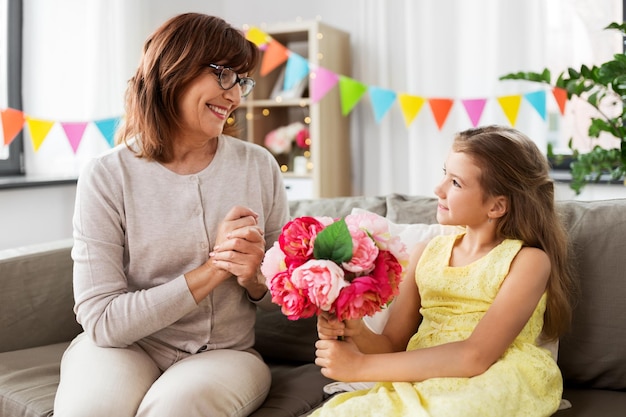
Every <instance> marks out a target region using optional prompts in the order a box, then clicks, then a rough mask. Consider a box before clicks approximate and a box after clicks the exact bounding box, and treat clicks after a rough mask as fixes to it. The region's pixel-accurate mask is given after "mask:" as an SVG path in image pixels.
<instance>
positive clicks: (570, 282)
mask: <svg viewBox="0 0 626 417" xmlns="http://www.w3.org/2000/svg"><path fill="white" fill-rule="evenodd" d="M452 149H453V150H454V151H455V152H462V153H465V154H467V155H469V156H470V157H471V158H472V159H473V160H474V161H475V162H476V164H477V165H478V166H479V167H480V169H481V178H480V182H481V187H482V189H483V190H484V192H485V194H486V197H487V196H504V197H506V198H507V199H508V202H509V204H508V210H507V212H506V214H505V215H504V216H503V217H502V218H500V219H498V224H497V233H498V235H499V236H500V237H502V238H507V239H519V240H521V241H523V244H524V245H526V246H532V247H536V248H539V249H542V250H543V251H544V252H546V254H547V255H548V256H549V258H550V263H551V273H550V278H549V280H548V285H547V292H548V300H547V306H546V312H545V316H544V329H543V333H544V335H545V336H546V337H547V338H549V339H555V338H557V337H558V336H560V335H561V334H563V333H564V332H565V331H566V330H567V328H568V327H569V325H570V322H571V317H572V301H573V294H574V293H575V284H574V279H573V271H572V266H571V263H570V262H569V260H568V258H569V252H570V249H569V244H568V239H567V232H566V230H565V226H564V225H563V223H562V221H561V219H560V218H559V215H558V213H557V210H556V206H555V200H554V182H553V180H552V179H551V178H550V175H549V164H548V161H547V158H546V157H545V155H543V154H542V153H541V151H540V150H539V148H538V147H537V145H536V144H535V143H534V142H533V141H532V140H530V139H529V138H528V137H527V136H526V135H524V134H523V133H521V132H519V131H517V130H515V129H512V128H508V127H503V126H486V127H481V128H476V129H469V130H466V131H464V132H460V133H458V134H457V135H456V137H455V139H454V143H453V145H452Z"/></svg>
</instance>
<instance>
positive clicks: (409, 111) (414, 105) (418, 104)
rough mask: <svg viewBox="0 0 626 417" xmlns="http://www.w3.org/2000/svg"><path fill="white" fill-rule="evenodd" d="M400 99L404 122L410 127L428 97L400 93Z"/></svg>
mask: <svg viewBox="0 0 626 417" xmlns="http://www.w3.org/2000/svg"><path fill="white" fill-rule="evenodd" d="M398 101H399V102H400V109H401V110H402V116H404V124H405V125H406V127H409V126H410V125H411V123H413V120H414V119H415V117H417V114H418V113H419V112H420V110H421V109H422V106H423V105H424V103H425V102H426V99H425V98H424V97H419V96H412V95H409V94H400V95H399V96H398Z"/></svg>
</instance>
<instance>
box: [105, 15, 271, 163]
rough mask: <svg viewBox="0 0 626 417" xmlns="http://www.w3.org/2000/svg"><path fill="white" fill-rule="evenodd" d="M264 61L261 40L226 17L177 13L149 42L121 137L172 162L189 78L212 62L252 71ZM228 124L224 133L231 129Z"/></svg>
mask: <svg viewBox="0 0 626 417" xmlns="http://www.w3.org/2000/svg"><path fill="white" fill-rule="evenodd" d="M258 61H259V51H258V49H257V47H256V45H255V44H254V43H252V42H250V41H248V40H247V39H246V38H245V36H244V35H243V33H242V32H241V31H239V30H237V29H235V28H233V27H232V26H231V25H229V24H228V23H226V22H225V21H224V20H223V19H220V18H219V17H215V16H208V15H204V14H199V13H185V14H181V15H178V16H175V17H173V18H171V19H170V20H168V21H167V22H165V23H164V24H163V25H162V26H161V27H159V28H158V29H157V30H156V31H155V32H154V33H153V34H152V35H151V36H150V37H149V38H148V39H147V40H146V42H145V44H144V47H143V54H142V57H141V60H140V62H139V66H138V68H137V72H136V73H135V75H134V76H133V77H132V78H131V79H130V80H129V82H128V88H127V90H126V114H125V119H124V124H123V125H122V126H121V127H120V129H119V130H118V131H117V136H116V142H117V143H125V144H126V145H127V146H129V142H128V141H129V140H130V139H132V138H137V143H136V144H133V146H129V148H131V149H133V150H134V151H135V153H136V154H137V156H138V157H141V158H147V159H151V160H156V161H159V162H169V161H170V160H171V158H172V137H173V134H174V132H175V131H176V130H177V129H178V128H179V125H180V116H179V114H178V110H177V101H178V99H179V98H180V95H181V94H182V92H183V91H184V90H185V88H186V87H187V86H188V85H189V83H190V82H191V81H192V80H193V79H194V78H196V77H197V76H198V75H200V74H201V73H202V72H203V71H207V68H208V65H209V64H219V65H225V66H228V67H232V68H233V69H234V70H235V71H236V72H237V73H239V74H242V73H252V72H253V70H254V69H255V68H256V66H257V63H258ZM229 129H231V128H230V127H229V126H226V127H225V129H224V133H226V134H232V131H231V130H229Z"/></svg>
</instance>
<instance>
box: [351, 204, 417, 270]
mask: <svg viewBox="0 0 626 417" xmlns="http://www.w3.org/2000/svg"><path fill="white" fill-rule="evenodd" d="M346 224H347V225H348V227H350V226H356V227H359V228H361V229H363V230H366V231H367V232H368V234H369V235H370V236H371V238H372V239H374V242H376V246H378V248H379V249H381V250H388V251H391V253H393V255H394V256H395V257H396V259H397V260H398V262H400V263H401V264H402V265H406V264H407V263H408V259H409V255H408V253H407V251H406V246H405V245H404V243H403V242H402V239H400V237H399V236H393V235H392V234H391V231H390V230H389V223H388V222H387V219H385V218H384V217H382V216H379V215H378V214H376V213H371V212H362V213H354V214H349V215H347V216H346Z"/></svg>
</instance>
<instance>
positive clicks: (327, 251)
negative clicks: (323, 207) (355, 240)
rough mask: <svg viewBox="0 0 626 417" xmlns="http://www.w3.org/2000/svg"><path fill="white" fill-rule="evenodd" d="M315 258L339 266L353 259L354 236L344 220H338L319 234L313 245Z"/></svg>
mask: <svg viewBox="0 0 626 417" xmlns="http://www.w3.org/2000/svg"><path fill="white" fill-rule="evenodd" d="M313 256H314V257H315V259H327V260H330V261H333V262H335V263H337V264H341V263H342V262H348V261H349V260H350V259H352V236H350V231H349V230H348V226H347V225H346V221H345V220H344V219H341V220H337V221H336V222H334V223H332V224H330V225H328V226H326V227H325V228H324V229H323V230H322V231H321V232H319V233H318V235H317V237H316V238H315V243H314V245H313Z"/></svg>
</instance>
